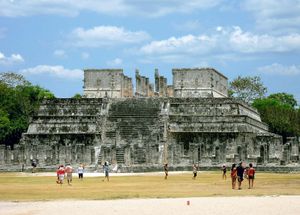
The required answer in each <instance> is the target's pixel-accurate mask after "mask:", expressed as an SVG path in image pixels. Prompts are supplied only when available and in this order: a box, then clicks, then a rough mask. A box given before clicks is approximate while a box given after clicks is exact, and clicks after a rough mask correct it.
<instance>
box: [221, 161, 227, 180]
mask: <svg viewBox="0 0 300 215" xmlns="http://www.w3.org/2000/svg"><path fill="white" fill-rule="evenodd" d="M221 170H222V172H223V174H222V178H223V179H224V180H226V172H227V168H226V165H225V164H223V166H222V168H221Z"/></svg>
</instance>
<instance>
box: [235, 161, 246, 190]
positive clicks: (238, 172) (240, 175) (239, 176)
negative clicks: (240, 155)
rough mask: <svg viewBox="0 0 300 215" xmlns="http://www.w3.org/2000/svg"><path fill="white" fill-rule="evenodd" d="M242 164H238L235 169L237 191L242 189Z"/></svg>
mask: <svg viewBox="0 0 300 215" xmlns="http://www.w3.org/2000/svg"><path fill="white" fill-rule="evenodd" d="M242 164H243V163H242V162H240V163H239V165H238V167H237V179H238V185H239V190H241V189H242V187H241V186H242V182H243V180H244V178H243V177H244V167H243V165H242Z"/></svg>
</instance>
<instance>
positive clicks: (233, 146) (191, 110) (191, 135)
mask: <svg viewBox="0 0 300 215" xmlns="http://www.w3.org/2000/svg"><path fill="white" fill-rule="evenodd" d="M172 74H173V83H172V85H168V84H167V79H166V78H165V77H163V76H161V75H160V74H159V72H158V70H155V73H154V80H155V83H154V84H151V83H150V81H149V78H148V77H145V76H141V75H140V74H139V71H138V70H137V71H136V74H135V87H133V83H132V79H131V78H129V77H127V76H125V75H124V73H123V70H121V69H88V70H85V71H84V86H83V87H84V90H83V95H78V94H77V95H76V96H74V98H69V99H59V98H55V97H54V95H53V94H52V93H51V92H49V91H48V90H45V89H43V88H42V87H39V86H33V85H32V84H30V83H29V82H28V81H26V80H25V79H24V77H22V76H20V75H18V74H15V73H2V74H1V76H0V77H1V79H0V88H1V89H0V98H1V99H0V105H1V106H0V127H1V133H0V141H1V145H0V169H1V170H19V169H20V168H22V170H26V169H29V168H30V167H31V163H32V161H35V162H36V163H37V165H38V168H40V169H42V170H47V169H53V168H56V167H57V165H59V164H67V163H70V164H72V165H79V164H80V163H83V164H84V165H85V166H86V167H87V168H90V169H93V170H94V169H97V168H98V166H99V165H100V164H103V163H104V161H108V162H109V163H111V164H113V165H117V166H118V168H119V171H123V172H126V171H155V170H161V168H162V165H163V164H165V163H168V165H169V167H170V170H183V169H188V168H191V165H192V164H198V165H200V166H202V167H203V168H204V167H207V168H211V167H215V166H218V167H219V166H220V165H222V164H228V165H229V164H231V163H237V162H240V161H244V162H249V163H250V162H252V163H254V164H255V165H256V166H260V167H262V168H265V169H274V168H279V169H280V168H283V169H287V168H292V167H293V168H299V166H300V161H299V151H300V146H299V142H300V141H299V134H300V111H299V108H298V107H297V102H296V100H295V99H294V97H293V96H292V95H290V94H286V93H276V94H271V95H269V96H268V97H265V94H266V88H265V87H264V86H263V84H262V83H261V81H260V78H259V77H238V78H236V79H235V80H233V81H232V82H230V83H229V87H228V79H227V77H226V76H224V75H223V74H221V73H220V72H218V71H217V70H215V69H213V68H182V69H173V70H172Z"/></svg>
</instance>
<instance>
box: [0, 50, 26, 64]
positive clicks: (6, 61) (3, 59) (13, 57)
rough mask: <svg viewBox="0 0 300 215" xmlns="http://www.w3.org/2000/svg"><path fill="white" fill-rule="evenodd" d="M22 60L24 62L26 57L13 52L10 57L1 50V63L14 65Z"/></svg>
mask: <svg viewBox="0 0 300 215" xmlns="http://www.w3.org/2000/svg"><path fill="white" fill-rule="evenodd" d="M22 62H24V59H23V57H22V56H21V55H20V54H12V55H11V56H10V57H6V56H5V55H4V54H3V53H2V52H0V65H12V64H16V63H22Z"/></svg>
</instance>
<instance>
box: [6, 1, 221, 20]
mask: <svg viewBox="0 0 300 215" xmlns="http://www.w3.org/2000/svg"><path fill="white" fill-rule="evenodd" d="M221 2H222V0H189V1H182V0H168V1H161V0H140V1H137V0H109V1H108V0H85V1H82V0H43V1H37V0H22V1H20V0H15V1H8V0H0V16H8V17H17V16H30V15H39V14H56V15H64V16H76V15H78V14H79V13H80V12H82V11H94V12H97V13H101V14H112V15H136V14H138V15H142V16H152V17H157V16H164V15H167V14H170V13H188V12H192V11H197V10H199V9H207V8H213V7H215V6H217V5H219V4H220V3H221Z"/></svg>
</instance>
